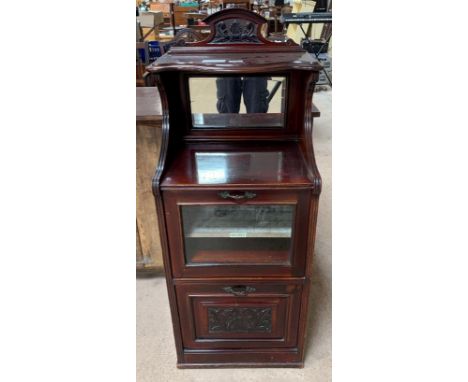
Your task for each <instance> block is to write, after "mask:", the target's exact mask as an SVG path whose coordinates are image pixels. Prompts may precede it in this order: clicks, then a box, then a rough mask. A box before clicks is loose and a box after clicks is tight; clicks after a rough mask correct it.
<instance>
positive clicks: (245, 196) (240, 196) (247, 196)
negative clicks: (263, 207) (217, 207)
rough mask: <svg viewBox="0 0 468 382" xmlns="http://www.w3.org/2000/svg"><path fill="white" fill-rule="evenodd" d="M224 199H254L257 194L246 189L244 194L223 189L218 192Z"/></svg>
mask: <svg viewBox="0 0 468 382" xmlns="http://www.w3.org/2000/svg"><path fill="white" fill-rule="evenodd" d="M218 195H219V196H221V197H222V198H223V199H233V200H243V199H253V198H255V197H256V196H257V194H255V193H254V192H250V191H245V192H244V193H243V194H231V193H230V192H229V191H222V192H219V193H218Z"/></svg>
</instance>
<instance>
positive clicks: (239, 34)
mask: <svg viewBox="0 0 468 382" xmlns="http://www.w3.org/2000/svg"><path fill="white" fill-rule="evenodd" d="M233 43H242V44H245V43H251V44H261V43H262V42H261V41H260V40H259V39H258V36H257V24H255V23H253V22H251V21H248V20H243V19H227V20H223V21H219V22H217V23H216V24H215V36H214V38H213V40H212V41H211V43H210V44H233Z"/></svg>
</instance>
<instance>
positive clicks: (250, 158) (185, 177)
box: [161, 142, 314, 189]
mask: <svg viewBox="0 0 468 382" xmlns="http://www.w3.org/2000/svg"><path fill="white" fill-rule="evenodd" d="M252 184H254V185H255V187H260V186H271V187H275V186H281V187H284V186H297V187H301V186H302V187H313V184H314V183H313V182H312V181H311V180H310V179H309V177H308V172H307V166H306V164H305V162H304V159H303V157H302V156H301V153H300V148H299V146H298V145H297V143H294V142H291V143H289V142H288V143H284V144H282V143H270V144H268V143H263V144H262V143H258V144H248V143H247V144H246V143H244V142H242V143H232V144H226V143H216V144H207V143H193V144H187V145H185V146H183V147H182V148H181V149H180V151H179V152H178V155H177V157H176V158H175V159H174V161H173V162H172V163H171V165H170V166H169V167H168V170H167V172H166V175H165V177H164V180H163V181H162V182H161V189H169V188H179V187H208V188H213V187H217V188H219V187H229V188H231V187H242V186H245V185H252Z"/></svg>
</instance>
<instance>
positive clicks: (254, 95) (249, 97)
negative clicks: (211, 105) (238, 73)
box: [216, 77, 269, 113]
mask: <svg viewBox="0 0 468 382" xmlns="http://www.w3.org/2000/svg"><path fill="white" fill-rule="evenodd" d="M267 81H268V77H221V78H218V79H216V88H217V98H218V102H217V103H216V107H217V109H218V112H220V113H239V110H240V102H241V96H242V95H244V104H245V108H246V109H247V113H266V112H267V111H268V100H267V98H268V94H269V93H268V89H267Z"/></svg>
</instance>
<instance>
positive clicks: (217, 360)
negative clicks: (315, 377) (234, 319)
mask: <svg viewBox="0 0 468 382" xmlns="http://www.w3.org/2000/svg"><path fill="white" fill-rule="evenodd" d="M177 367H178V368H179V369H192V368H241V367H245V368H251V367H295V368H302V367H304V361H303V357H302V354H301V352H299V350H298V349H297V348H295V349H294V350H293V349H290V350H283V349H281V350H279V349H271V350H267V349H265V350H262V351H259V350H252V349H249V350H247V349H245V350H241V349H237V350H217V351H216V350H208V351H206V350H205V351H201V352H200V351H194V350H188V349H186V350H185V351H184V354H183V355H182V357H181V358H179V360H178V363H177Z"/></svg>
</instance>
